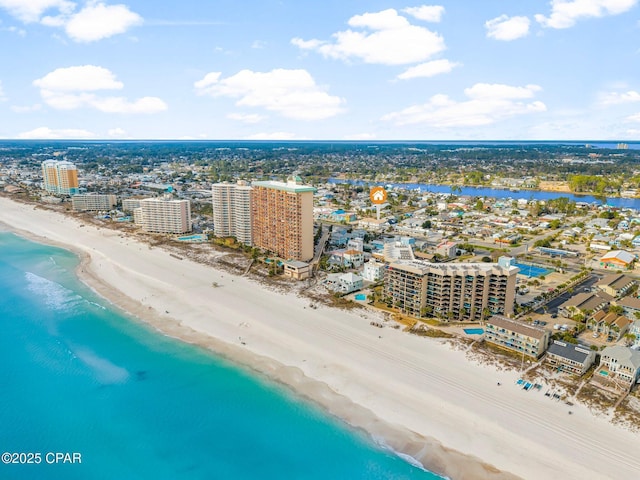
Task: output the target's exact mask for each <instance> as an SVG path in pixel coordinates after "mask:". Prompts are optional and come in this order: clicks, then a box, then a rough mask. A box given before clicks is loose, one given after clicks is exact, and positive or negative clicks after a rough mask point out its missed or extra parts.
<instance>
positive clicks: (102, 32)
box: [0, 0, 640, 141]
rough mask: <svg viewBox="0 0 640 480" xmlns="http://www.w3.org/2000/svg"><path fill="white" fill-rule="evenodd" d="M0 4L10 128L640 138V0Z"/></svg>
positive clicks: (27, 133)
mask: <svg viewBox="0 0 640 480" xmlns="http://www.w3.org/2000/svg"><path fill="white" fill-rule="evenodd" d="M461 3H463V2H453V1H441V2H433V3H428V2H406V1H405V2H399V1H377V0H369V1H366V2H337V1H334V0H329V1H328V2H323V3H322V4H316V3H314V2H291V1H275V0H267V1H260V2H258V1H256V0H250V1H248V2H243V4H242V5H237V4H234V3H233V2H228V1H218V2H197V1H195V0H188V1H185V2H180V4H178V3H177V2H163V3H162V4H157V2H150V1H148V0H125V1H124V2H122V3H121V2H119V1H111V2H102V1H95V0H90V1H81V0H77V1H70V0H0V35H1V36H3V37H4V38H3V44H4V45H5V47H6V48H4V49H3V53H2V54H0V58H1V59H2V62H3V67H4V68H3V69H2V70H0V118H2V120H3V121H2V127H0V138H5V139H177V140H186V139H195V140H226V139H228V140H232V139H237V140H364V141H375V140H500V139H504V140H582V139H600V140H623V141H624V140H634V139H637V138H638V137H639V134H640V81H639V80H638V79H637V77H638V75H637V74H638V67H637V61H636V60H637V56H638V54H639V53H640V50H639V49H638V46H637V45H635V44H634V42H633V39H634V38H635V37H634V34H636V35H637V32H638V29H639V28H640V22H639V19H640V16H639V12H640V10H639V9H638V5H637V4H638V0H552V1H548V0H545V1H538V0H536V1H533V2H527V4H526V5H520V4H507V3H505V2H499V1H497V0H492V1H487V2H481V4H480V2H473V3H468V2H464V3H465V5H464V6H463V5H461Z"/></svg>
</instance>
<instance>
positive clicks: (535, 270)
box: [512, 263, 554, 277]
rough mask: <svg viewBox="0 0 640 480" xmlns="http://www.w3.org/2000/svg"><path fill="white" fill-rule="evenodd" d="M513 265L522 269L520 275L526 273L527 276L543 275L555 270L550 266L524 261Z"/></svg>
mask: <svg viewBox="0 0 640 480" xmlns="http://www.w3.org/2000/svg"><path fill="white" fill-rule="evenodd" d="M512 265H513V266H514V267H518V268H519V269H520V271H519V272H518V275H524V276H525V277H541V276H543V275H549V274H550V273H553V272H554V270H552V269H549V268H543V267H536V266H535V265H526V264H524V263H513V264H512Z"/></svg>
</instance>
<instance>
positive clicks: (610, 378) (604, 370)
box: [593, 345, 640, 391]
mask: <svg viewBox="0 0 640 480" xmlns="http://www.w3.org/2000/svg"><path fill="white" fill-rule="evenodd" d="M593 377H594V381H595V382H596V383H598V384H600V385H603V386H608V387H613V388H615V389H618V390H623V391H628V390H631V389H632V388H633V385H634V384H635V383H637V382H638V379H640V351H638V350H632V349H631V348H628V347H623V346H621V345H614V346H611V347H605V348H604V350H602V352H600V366H599V368H598V372H597V373H596V375H594V376H593Z"/></svg>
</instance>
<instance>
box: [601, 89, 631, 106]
mask: <svg viewBox="0 0 640 480" xmlns="http://www.w3.org/2000/svg"><path fill="white" fill-rule="evenodd" d="M635 102H640V93H638V92H636V91H634V90H629V91H627V92H623V93H620V92H606V93H602V94H600V99H599V102H598V103H600V105H602V106H605V107H607V106H609V105H620V104H624V103H635Z"/></svg>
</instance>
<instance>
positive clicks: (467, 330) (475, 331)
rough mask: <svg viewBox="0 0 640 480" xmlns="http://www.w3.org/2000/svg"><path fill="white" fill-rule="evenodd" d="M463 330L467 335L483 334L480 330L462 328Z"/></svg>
mask: <svg viewBox="0 0 640 480" xmlns="http://www.w3.org/2000/svg"><path fill="white" fill-rule="evenodd" d="M463 330H464V333H466V334H467V335H482V334H483V333H484V330H483V329H482V328H464V329H463Z"/></svg>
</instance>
